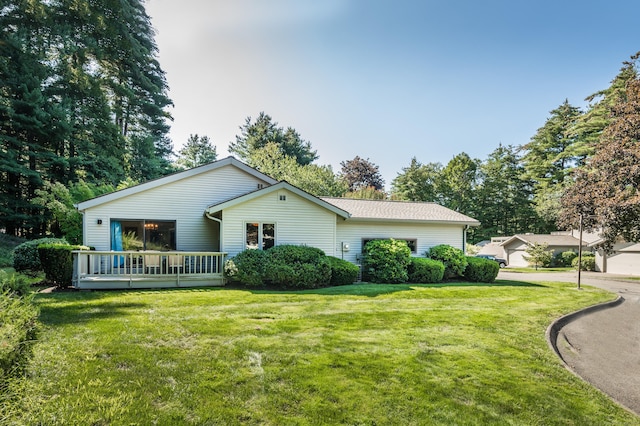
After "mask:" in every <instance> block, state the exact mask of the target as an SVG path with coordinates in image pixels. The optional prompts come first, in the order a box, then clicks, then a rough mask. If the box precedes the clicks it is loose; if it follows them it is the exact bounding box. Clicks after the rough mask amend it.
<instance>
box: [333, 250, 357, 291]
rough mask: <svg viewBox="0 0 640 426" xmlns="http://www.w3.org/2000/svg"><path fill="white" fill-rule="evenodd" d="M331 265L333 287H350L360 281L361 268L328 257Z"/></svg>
mask: <svg viewBox="0 0 640 426" xmlns="http://www.w3.org/2000/svg"><path fill="white" fill-rule="evenodd" d="M327 258H328V259H329V262H330V264H331V281H330V283H329V284H331V285H349V284H353V283H354V282H356V281H357V280H358V274H359V273H360V267H358V265H354V264H353V263H351V262H348V261H346V260H343V259H339V258H337V257H333V256H327Z"/></svg>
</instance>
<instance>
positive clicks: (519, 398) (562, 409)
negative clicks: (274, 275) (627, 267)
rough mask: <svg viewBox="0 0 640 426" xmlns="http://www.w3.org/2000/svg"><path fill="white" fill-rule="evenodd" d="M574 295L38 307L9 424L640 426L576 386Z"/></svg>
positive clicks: (90, 296)
mask: <svg viewBox="0 0 640 426" xmlns="http://www.w3.org/2000/svg"><path fill="white" fill-rule="evenodd" d="M613 297H614V295H612V294H610V293H605V292H603V291H600V290H597V289H593V288H586V289H585V290H583V291H576V290H574V286H573V284H559V283H544V284H540V285H532V284H525V283H518V282H504V281H503V282H499V283H498V284H496V285H478V286H476V285H470V284H460V285H365V284H362V285H353V286H346V287H335V288H328V289H323V290H318V291H306V292H296V293H293V292H267V291H243V290H233V289H200V290H163V291H129V292H122V291H117V292H116V291H113V292H62V293H53V294H40V295H38V296H37V299H36V300H37V303H38V304H39V306H40V309H41V320H42V322H43V331H42V333H41V342H40V343H38V344H37V345H36V351H35V358H34V361H33V363H32V365H31V367H30V373H29V374H30V375H29V379H28V380H22V381H18V382H15V383H13V384H12V386H11V387H10V389H9V393H10V394H11V393H13V396H12V398H11V399H7V398H5V399H4V400H3V401H0V402H3V403H4V404H3V405H2V406H1V407H2V408H0V424H5V423H6V424H43V425H57V424H59V425H63V424H64V425H67V424H82V425H85V424H86V425H90V424H93V425H107V424H114V425H121V424H122V425H132V424H140V425H151V424H160V425H176V424H178V425H179V424H194V425H202V424H211V425H218V424H223V425H245V424H248V425H298V424H300V425H322V424H328V425H334V424H349V425H374V424H377V425H412V424H413V425H423V424H446V425H450V424H477V425H484V424H515V425H551V424H562V425H584V424H625V425H629V424H640V420H639V419H638V418H637V417H635V416H633V415H632V414H629V413H628V412H626V411H625V410H623V409H622V408H620V407H618V406H617V405H615V404H614V403H613V402H611V401H610V400H609V399H608V398H607V397H606V396H604V395H603V394H601V393H600V392H599V391H597V390H596V389H594V388H593V387H591V386H590V385H588V384H586V383H583V382H582V381H581V380H580V379H578V378H577V377H575V376H573V375H572V374H571V373H570V372H568V371H567V370H565V369H564V368H563V367H562V365H561V363H560V360H559V359H558V358H557V357H556V356H555V355H554V354H553V353H552V352H551V350H550V349H549V347H548V345H547V342H546V341H545V337H544V334H545V330H546V328H547V326H548V325H549V324H550V323H551V322H552V321H553V320H554V319H555V318H558V317H559V316H561V315H562V314H565V313H568V312H571V311H575V310H577V309H579V308H581V307H585V306H588V305H592V304H594V303H597V302H602V301H604V300H610V299H612V298H613Z"/></svg>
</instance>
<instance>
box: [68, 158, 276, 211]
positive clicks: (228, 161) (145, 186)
mask: <svg viewBox="0 0 640 426" xmlns="http://www.w3.org/2000/svg"><path fill="white" fill-rule="evenodd" d="M228 165H232V166H234V167H236V168H238V169H240V170H242V171H243V172H245V173H247V174H250V175H252V176H255V177H256V178H258V179H260V180H263V181H265V182H266V183H268V184H269V185H273V184H275V183H277V182H278V181H277V180H275V179H273V178H272V177H270V176H267V175H265V174H264V173H261V172H259V171H257V170H256V169H254V168H252V167H249V166H248V165H246V164H244V163H243V162H242V161H239V160H236V159H235V158H234V157H231V156H230V157H227V158H223V159H222V160H218V161H214V162H212V163H209V164H205V165H203V166H199V167H194V168H193V169H189V170H185V171H182V172H177V173H173V174H170V175H167V176H163V177H161V178H158V179H153V180H150V181H147V182H144V183H141V184H139V185H135V186H132V187H129V188H125V189H121V190H119V191H115V192H110V193H108V194H104V195H101V196H99V197H95V198H92V199H90V200H87V201H83V202H81V203H78V204H76V208H77V209H78V210H79V211H81V212H82V211H84V210H86V209H88V208H91V207H95V206H98V205H100V204H104V203H108V202H110V201H114V200H117V199H119V198H124V197H128V196H130V195H133V194H137V193H139V192H143V191H147V190H149V189H153V188H156V187H158V186H162V185H166V184H168V183H172V182H177V181H179V180H182V179H187V178H189V177H192V176H196V175H199V174H202V173H207V172H210V171H211V170H215V169H219V168H221V167H225V166H228Z"/></svg>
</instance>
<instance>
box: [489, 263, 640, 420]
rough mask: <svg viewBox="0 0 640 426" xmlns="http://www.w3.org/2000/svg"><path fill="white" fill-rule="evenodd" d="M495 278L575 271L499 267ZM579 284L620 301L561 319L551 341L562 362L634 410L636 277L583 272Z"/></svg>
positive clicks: (568, 278) (570, 277) (638, 328)
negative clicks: (519, 270) (521, 270)
mask: <svg viewBox="0 0 640 426" xmlns="http://www.w3.org/2000/svg"><path fill="white" fill-rule="evenodd" d="M498 278H500V279H507V280H520V281H561V282H573V283H576V287H577V272H562V273H539V274H523V273H514V272H508V270H506V271H500V274H499V275H498ZM581 284H584V285H591V286H594V287H599V288H603V289H605V290H609V291H612V292H615V293H617V294H619V295H620V296H622V297H623V299H624V301H623V302H622V303H619V304H617V305H615V306H613V307H608V308H605V309H600V310H593V311H591V312H589V313H587V314H585V315H580V316H576V317H575V319H573V320H572V321H570V322H569V323H567V324H566V325H564V326H563V327H562V328H561V329H560V331H559V333H558V336H557V340H556V345H557V347H558V351H559V352H560V356H561V357H562V358H563V359H564V361H565V362H566V364H567V365H568V366H569V367H570V368H571V369H572V370H573V371H574V372H575V373H576V374H578V375H579V376H580V377H582V378H583V379H585V380H587V381H588V382H590V383H591V384H593V385H594V386H596V387H597V388H599V389H600V390H602V391H603V392H605V393H606V394H608V395H609V396H611V397H612V398H613V399H614V400H616V401H618V402H619V403H620V404H621V405H623V406H625V407H627V408H628V409H630V410H631V411H633V412H635V413H636V414H638V415H640V281H630V280H625V277H624V276H620V275H613V274H601V273H593V272H583V273H582V276H581Z"/></svg>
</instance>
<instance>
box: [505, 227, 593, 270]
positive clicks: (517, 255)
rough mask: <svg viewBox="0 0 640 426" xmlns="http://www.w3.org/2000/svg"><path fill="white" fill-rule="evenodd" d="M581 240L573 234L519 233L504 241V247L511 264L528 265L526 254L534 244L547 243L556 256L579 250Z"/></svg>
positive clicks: (584, 246)
mask: <svg viewBox="0 0 640 426" xmlns="http://www.w3.org/2000/svg"><path fill="white" fill-rule="evenodd" d="M579 242H580V240H579V239H578V238H576V237H574V236H572V235H565V234H560V233H558V234H550V235H539V234H518V235H514V236H513V237H511V238H509V239H507V240H506V241H504V242H502V243H501V245H502V248H503V249H504V253H505V256H506V260H507V263H508V264H509V266H528V265H529V263H528V262H527V261H526V259H525V256H526V255H527V252H526V250H527V248H528V247H530V246H533V245H534V244H547V245H548V247H549V250H552V251H553V254H554V256H555V255H556V254H558V253H562V252H564V251H574V252H576V253H577V252H578V246H579ZM582 247H583V250H584V249H586V248H587V243H586V242H585V241H583V242H582Z"/></svg>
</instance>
